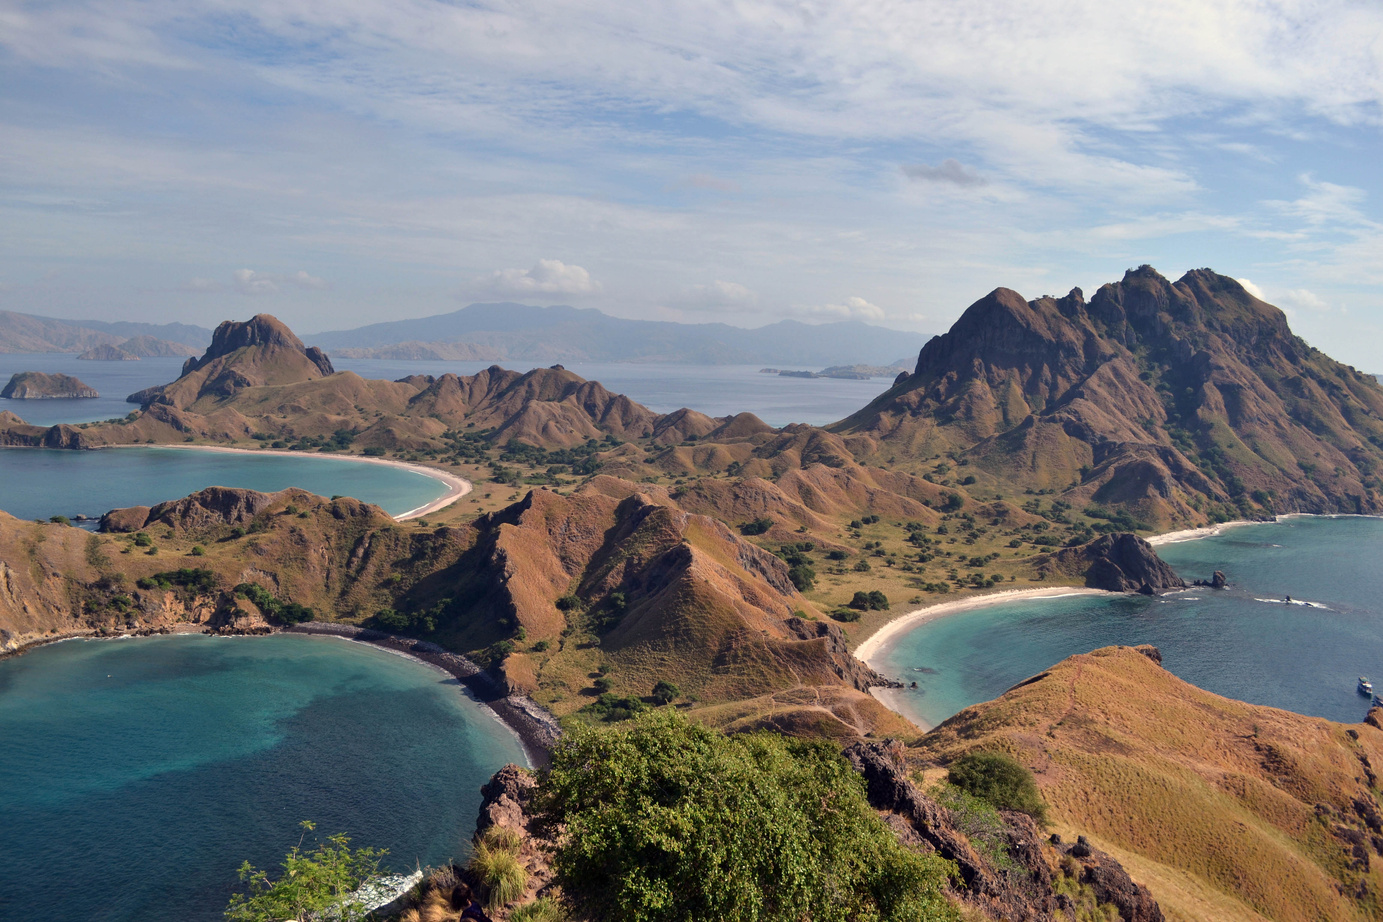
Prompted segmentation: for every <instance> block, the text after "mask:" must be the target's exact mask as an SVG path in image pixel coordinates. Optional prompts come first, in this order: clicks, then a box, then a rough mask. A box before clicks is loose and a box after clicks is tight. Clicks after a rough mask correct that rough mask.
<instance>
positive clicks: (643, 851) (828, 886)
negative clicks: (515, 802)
mask: <svg viewBox="0 0 1383 922" xmlns="http://www.w3.org/2000/svg"><path fill="white" fill-rule="evenodd" d="M538 804H539V806H540V809H541V810H543V811H544V814H545V818H546V819H547V820H548V821H549V822H552V823H558V824H564V827H565V834H564V835H563V836H562V839H561V842H560V845H559V847H558V851H557V854H556V856H555V862H554V865H555V870H556V874H557V878H558V881H559V882H560V883H561V885H562V887H563V891H564V893H565V894H566V895H567V898H568V899H570V900H571V901H572V902H573V903H574V904H575V906H576V908H577V909H578V910H579V911H580V912H582V913H584V914H585V915H589V916H590V917H592V918H602V919H621V920H624V922H692V920H706V919H730V920H750V919H753V920H757V922H780V920H781V922H788V920H791V922H797V920H800V919H807V918H811V919H852V920H862V922H884V920H904V919H907V920H916V922H921V920H932V919H954V918H955V913H954V910H953V909H952V907H951V905H950V904H949V903H948V902H947V901H946V899H945V898H944V897H943V896H942V893H941V886H942V883H943V882H944V881H945V880H946V877H947V875H948V873H950V866H949V865H948V864H947V863H946V862H943V861H942V860H941V859H939V858H936V857H933V856H924V855H922V854H920V853H918V852H915V851H912V850H909V849H907V848H905V847H904V846H902V845H901V844H900V843H899V842H898V840H897V838H896V837H895V836H894V835H893V833H892V832H891V831H889V829H888V828H887V827H886V826H885V825H884V824H883V822H882V821H881V820H880V819H879V818H878V816H877V814H875V813H874V811H873V810H872V809H870V807H869V804H868V802H867V801H866V800H865V797H864V782H863V781H862V779H861V778H860V777H859V776H858V775H857V774H856V773H855V772H854V771H853V770H852V769H851V768H850V766H849V765H848V764H847V763H846V762H845V761H844V759H842V758H841V756H840V752H839V750H837V749H836V748H835V747H834V746H832V745H831V744H829V743H824V742H808V741H801V740H788V739H785V738H783V737H779V736H775V735H771V734H740V735H736V736H733V737H730V736H725V735H724V734H722V733H719V732H717V731H715V730H711V729H708V728H706V727H702V726H700V725H696V724H692V723H690V722H688V721H687V720H686V719H685V718H683V717H681V716H679V715H678V714H677V712H676V711H673V710H658V711H653V712H651V713H649V714H645V715H643V716H642V717H640V718H638V719H637V720H636V721H634V722H632V723H629V724H625V725H623V726H621V727H617V728H610V729H605V730H598V729H594V728H576V729H574V730H573V732H572V733H571V734H570V735H569V736H567V737H566V738H565V739H564V740H563V741H562V742H561V743H559V744H558V746H557V748H556V750H555V751H554V752H553V754H552V767H551V769H550V770H549V772H548V773H547V774H546V775H545V776H544V777H543V779H542V780H541V782H540V785H539V792H538Z"/></svg>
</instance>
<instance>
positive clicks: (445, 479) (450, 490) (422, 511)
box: [97, 445, 474, 522]
mask: <svg viewBox="0 0 1383 922" xmlns="http://www.w3.org/2000/svg"><path fill="white" fill-rule="evenodd" d="M106 448H171V449H174V450H176V451H214V452H221V453H223V454H230V453H240V454H246V455H267V456H269V457H271V458H294V457H297V458H335V459H337V460H338V461H352V462H355V463H356V464H382V465H384V466H385V467H392V468H396V469H398V470H401V471H412V472H413V473H415V474H420V475H422V476H423V477H430V478H431V479H433V480H437V481H440V482H441V483H442V484H443V485H444V486H446V488H447V491H446V492H445V493H443V494H442V495H441V496H439V497H437V498H436V499H434V500H432V501H431V502H428V503H424V504H423V505H421V506H418V507H417V508H416V509H409V510H408V511H407V512H404V513H401V514H399V515H396V516H392V518H393V519H394V521H396V522H406V521H408V520H409V519H416V518H421V517H422V516H425V515H427V514H429V513H432V512H436V511H437V510H439V509H445V508H446V507H447V506H450V505H451V504H452V503H454V502H456V501H457V500H458V499H460V498H461V497H463V496H465V495H466V494H468V493H470V492H471V490H472V489H473V488H474V484H472V483H471V482H470V481H469V480H466V479H464V478H462V477H458V476H457V475H456V474H452V473H450V472H448V471H443V470H438V469H437V468H435V467H428V466H427V465H425V464H414V463H413V462H411V461H394V460H392V459H390V458H367V457H365V456H364V455H342V454H337V453H336V452H312V453H311V454H303V453H301V452H296V453H295V452H288V451H273V450H270V449H265V448H232V447H230V446H229V445H106V446H104V447H103V448H99V449H97V451H104V450H105V449H106Z"/></svg>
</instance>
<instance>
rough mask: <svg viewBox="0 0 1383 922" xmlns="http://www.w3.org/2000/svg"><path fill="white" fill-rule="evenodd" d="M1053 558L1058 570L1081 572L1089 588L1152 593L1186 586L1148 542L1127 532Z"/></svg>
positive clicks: (1097, 540) (1062, 552)
mask: <svg viewBox="0 0 1383 922" xmlns="http://www.w3.org/2000/svg"><path fill="white" fill-rule="evenodd" d="M1055 557H1056V566H1057V568H1058V569H1061V570H1065V571H1068V572H1083V573H1084V574H1085V585H1086V586H1088V587H1090V588H1091V589H1104V590H1107V591H1109V592H1138V593H1142V594H1143V595H1154V594H1156V593H1159V592H1168V591H1171V590H1173V589H1185V588H1186V582H1185V581H1184V580H1183V579H1182V578H1181V577H1180V576H1177V575H1176V571H1175V570H1173V569H1172V568H1171V567H1170V566H1168V565H1167V563H1166V561H1164V560H1163V559H1162V558H1161V557H1158V556H1157V551H1156V550H1154V549H1153V546H1152V545H1151V544H1149V543H1148V542H1147V541H1145V540H1143V539H1142V538H1140V537H1138V536H1137V535H1134V534H1129V533H1127V532H1124V533H1120V534H1115V535H1104V536H1103V537H1100V538H1096V539H1095V540H1094V541H1091V542H1090V543H1089V544H1085V545H1081V546H1080V547H1075V548H1067V549H1065V550H1062V551H1058V552H1057V554H1056V555H1055Z"/></svg>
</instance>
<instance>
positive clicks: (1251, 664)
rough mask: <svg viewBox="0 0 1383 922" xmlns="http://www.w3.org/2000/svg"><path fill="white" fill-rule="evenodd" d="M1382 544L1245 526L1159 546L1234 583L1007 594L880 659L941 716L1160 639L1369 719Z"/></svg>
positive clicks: (1320, 706)
mask: <svg viewBox="0 0 1383 922" xmlns="http://www.w3.org/2000/svg"><path fill="white" fill-rule="evenodd" d="M1380 550H1383V520H1380V519H1370V518H1306V517H1299V518H1291V519H1286V520H1284V521H1282V522H1279V523H1276V524H1263V525H1249V526H1243V527H1237V528H1233V529H1230V530H1229V531H1227V532H1225V533H1224V534H1222V535H1219V536H1216V537H1211V538H1202V539H1199V540H1195V541H1185V542H1181V543H1178V544H1171V545H1164V546H1163V547H1160V548H1158V553H1159V554H1160V555H1161V556H1162V557H1163V558H1164V559H1165V560H1166V561H1167V562H1168V563H1170V564H1171V565H1172V566H1173V567H1174V568H1175V569H1176V570H1177V572H1178V573H1179V574H1180V575H1181V576H1182V577H1183V578H1184V579H1186V580H1188V581H1190V580H1191V579H1192V578H1196V577H1201V578H1209V576H1210V574H1211V573H1212V572H1213V571H1214V570H1216V569H1219V570H1223V571H1224V572H1225V574H1226V576H1228V578H1229V582H1230V587H1229V588H1228V589H1226V590H1224V591H1221V592H1215V591H1213V590H1210V589H1193V590H1188V591H1185V592H1179V593H1174V594H1171V595H1168V596H1163V597H1161V598H1156V599H1149V598H1143V597H1141V596H1127V597H1125V596H1120V597H1114V598H1111V597H1099V596H1073V597H1066V598H1058V599H1044V600H1034V601H1026V602H1024V601H1018V602H1006V603H1000V604H996V605H993V606H991V607H988V608H983V609H979V610H976V611H971V612H964V613H960V614H956V615H951V616H947V617H943V618H939V619H936V620H934V621H929V622H923V623H922V624H921V625H919V626H918V627H916V628H915V629H913V630H911V631H909V632H908V633H907V634H904V635H902V636H901V637H900V638H898V640H897V642H896V643H895V644H893V645H891V647H890V649H888V650H886V651H885V652H884V654H883V655H882V657H880V658H879V659H878V660H877V661H876V663H875V665H876V666H877V667H878V668H879V669H880V671H881V672H883V673H885V674H886V675H889V676H892V677H895V678H899V679H902V680H904V681H906V682H913V681H916V682H917V685H918V688H917V689H901V690H897V691H896V692H890V693H889V694H890V695H891V696H893V697H892V698H891V699H890V700H891V701H892V703H894V704H895V705H896V706H897V707H898V708H899V710H900V711H902V712H903V713H905V714H907V715H908V716H911V717H913V718H914V719H915V720H918V721H920V722H922V723H924V724H928V725H935V724H937V723H940V722H941V721H942V720H945V719H946V718H947V717H950V716H951V715H952V714H954V713H956V712H957V711H959V710H961V709H962V708H965V707H968V706H969V705H971V704H975V703H977V702H980V701H988V700H989V699H991V698H995V697H997V696H998V695H1000V694H1002V693H1003V692H1004V691H1005V690H1006V689H1008V688H1009V687H1010V686H1012V685H1014V684H1015V683H1017V682H1019V681H1021V680H1022V679H1024V678H1027V677H1028V676H1030V675H1033V674H1035V673H1038V672H1041V671H1042V670H1043V669H1046V668H1047V667H1048V666H1051V665H1052V664H1054V663H1056V662H1058V661H1060V660H1062V659H1064V658H1065V657H1067V656H1070V655H1072V654H1074V653H1085V652H1088V651H1090V650H1093V649H1095V648H1097V647H1103V646H1108V645H1110V644H1130V645H1131V644H1140V643H1151V644H1154V645H1155V646H1157V647H1158V648H1160V649H1161V650H1162V655H1163V665H1164V666H1165V667H1166V668H1167V669H1169V670H1171V671H1172V672H1173V673H1174V674H1176V675H1177V676H1179V677H1181V678H1183V679H1185V680H1187V681H1188V682H1191V683H1192V684H1195V685H1198V686H1200V687H1201V688H1205V689H1208V690H1209V691H1212V692H1215V693H1216V694H1220V695H1226V696H1228V697H1231V698H1238V699H1240V700H1243V701H1250V702H1253V703H1255V704H1266V705H1271V706H1273V707H1279V708H1285V709H1287V710H1291V711H1296V712H1298V713H1301V714H1311V715H1315V716H1319V717H1328V718H1330V719H1332V720H1340V721H1349V722H1356V721H1359V720H1362V719H1363V717H1364V714H1365V712H1366V711H1367V709H1368V701H1367V699H1365V698H1364V697H1362V696H1360V695H1358V694H1356V692H1355V685H1356V682H1357V679H1358V677H1359V676H1360V675H1367V676H1372V677H1373V678H1375V679H1383V555H1381V554H1380V553H1379V551H1380ZM1288 595H1290V596H1291V597H1292V599H1294V600H1296V601H1297V602H1300V603H1304V604H1292V605H1287V604H1284V603H1283V599H1284V598H1285V597H1286V596H1288Z"/></svg>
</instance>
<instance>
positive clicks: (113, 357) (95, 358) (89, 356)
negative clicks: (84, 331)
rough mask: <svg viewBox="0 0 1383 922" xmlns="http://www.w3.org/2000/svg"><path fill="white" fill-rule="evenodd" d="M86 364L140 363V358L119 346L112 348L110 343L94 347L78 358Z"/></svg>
mask: <svg viewBox="0 0 1383 922" xmlns="http://www.w3.org/2000/svg"><path fill="white" fill-rule="evenodd" d="M77 358H79V359H81V360H82V361H84V362H138V361H139V356H137V355H135V354H134V353H132V352H126V351H125V350H124V349H122V348H120V347H119V346H112V345H110V344H109V343H105V344H102V345H100V346H92V347H91V348H90V349H88V350H86V351H85V352H83V353H82V354H81V355H79V356H77Z"/></svg>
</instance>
